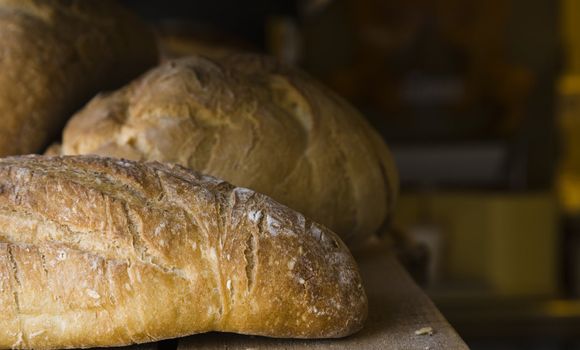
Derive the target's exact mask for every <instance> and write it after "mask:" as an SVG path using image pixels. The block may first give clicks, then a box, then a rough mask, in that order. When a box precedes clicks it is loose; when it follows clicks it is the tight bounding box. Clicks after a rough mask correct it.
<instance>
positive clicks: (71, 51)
mask: <svg viewBox="0 0 580 350" xmlns="http://www.w3.org/2000/svg"><path fill="white" fill-rule="evenodd" d="M0 38H2V40H1V41H0V124H1V125H2V128H0V156H5V155H11V154H28V153H34V152H39V151H41V150H42V148H43V147H45V146H46V145H47V143H48V142H49V141H51V138H54V137H55V136H56V135H57V134H58V133H60V131H61V130H62V127H63V126H64V124H65V122H66V120H67V119H68V117H70V116H71V115H72V114H73V113H74V112H75V111H76V110H77V109H78V108H80V107H81V106H82V105H83V103H84V102H86V101H87V100H89V99H90V98H91V97H92V96H94V95H95V94H96V93H97V92H99V91H103V90H106V89H111V88H116V87H118V86H119V85H121V84H124V83H126V82H127V81H128V80H130V79H132V78H134V77H135V76H136V75H137V74H139V73H141V72H143V71H144V70H146V69H147V68H148V67H150V66H152V65H154V64H155V62H156V60H157V52H156V47H155V41H154V37H153V35H152V33H151V32H150V31H149V29H148V28H147V27H146V26H145V25H144V24H143V23H142V22H140V21H139V20H138V19H137V18H136V17H135V16H133V15H132V14H130V13H128V12H127V11H126V10H125V9H123V8H121V7H120V6H119V5H117V4H116V3H115V2H114V1H109V0H99V1H85V0H68V1H65V0H51V1H44V0H0Z"/></svg>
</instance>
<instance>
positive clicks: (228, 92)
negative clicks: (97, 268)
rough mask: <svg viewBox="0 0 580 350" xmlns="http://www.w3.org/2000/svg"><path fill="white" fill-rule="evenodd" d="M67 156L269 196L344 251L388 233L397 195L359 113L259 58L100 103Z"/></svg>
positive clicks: (207, 68)
mask: <svg viewBox="0 0 580 350" xmlns="http://www.w3.org/2000/svg"><path fill="white" fill-rule="evenodd" d="M53 150H54V149H53ZM62 153H63V154H68V155H77V154H99V155H106V156H113V157H124V158H128V159H133V160H158V161H166V162H173V163H178V164H181V165H183V166H187V167H190V168H192V169H195V170H197V171H200V172H202V173H205V174H210V175H213V176H217V177H219V178H223V179H225V180H227V181H229V182H231V183H233V184H235V185H237V186H243V187H248V188H251V189H253V190H256V191H258V192H262V193H264V194H266V195H268V196H270V197H272V198H274V199H275V200H277V201H280V202H281V203H283V204H285V205H287V206H289V207H291V208H293V209H296V210H298V211H300V212H302V213H304V214H306V215H307V216H309V217H311V218H312V219H313V220H315V221H317V222H320V223H321V224H324V225H326V226H328V227H329V228H330V229H332V230H333V231H335V232H336V233H338V234H339V235H340V236H341V237H342V238H343V239H344V240H345V241H347V243H348V244H351V243H353V241H361V240H362V237H364V236H365V235H370V234H372V233H374V232H375V231H377V230H378V229H379V228H380V227H381V225H382V224H383V223H384V222H385V220H386V218H387V215H388V213H389V212H390V210H391V208H392V206H393V203H394V199H395V197H396V193H397V176H396V172H395V168H394V165H393V161H392V159H391V156H390V153H389V151H388V149H387V146H386V145H385V143H384V142H383V140H382V139H381V138H380V137H379V135H378V134H377V133H376V132H375V131H374V130H373V129H372V128H371V127H370V126H369V125H368V124H367V122H366V121H365V120H364V119H363V117H362V116H361V115H360V114H359V113H358V112H357V111H356V110H355V109H354V108H353V107H351V106H350V105H349V104H348V103H347V102H346V101H344V100H343V99H341V98H340V97H338V96H336V95H335V94H334V93H332V92H331V91H329V90H327V89H326V88H324V87H323V86H321V85H319V84H318V83H317V82H315V81H314V80H313V79H312V78H310V77H309V76H307V75H306V74H304V73H302V72H300V71H298V70H296V69H294V68H291V67H288V66H285V65H282V64H279V63H277V62H275V61H273V60H271V59H269V58H265V57H260V56H255V55H233V56H228V57H225V58H221V59H212V60H210V59H207V58H202V57H199V56H198V57H191V58H185V59H180V60H175V61H169V62H167V63H165V64H163V65H161V66H160V67H158V68H156V69H153V70H151V71H150V72H149V73H147V74H145V75H144V76H143V77H141V78H140V79H138V80H136V81H134V82H133V83H131V84H130V85H128V86H126V87H125V88H123V89H121V90H119V91H117V92H114V93H111V94H106V95H100V96H97V97H96V98H95V99H93V100H92V101H91V102H90V103H89V104H88V105H87V106H86V107H85V108H84V109H83V110H81V111H80V112H79V113H77V114H76V115H75V116H74V117H73V118H72V119H71V121H70V122H69V123H68V125H67V127H66V129H65V131H64V135H63V144H62ZM355 237H356V238H357V239H356V240H353V238H355Z"/></svg>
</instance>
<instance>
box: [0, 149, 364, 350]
mask: <svg viewBox="0 0 580 350" xmlns="http://www.w3.org/2000/svg"><path fill="white" fill-rule="evenodd" d="M366 309H367V300H366V296H365V293H364V290H363V287H362V286H361V280H360V276H359V273H358V269H357V267H356V264H355V262H354V260H353V259H352V256H351V255H350V253H349V251H348V249H347V248H346V247H345V245H344V244H343V243H342V241H341V240H340V239H339V238H338V237H337V236H336V235H335V234H334V233H332V232H331V231H329V230H328V229H326V228H325V227H323V226H320V225H318V224H316V223H314V222H312V221H310V220H309V219H307V218H305V217H304V216H302V215H301V214H299V213H297V212H295V211H293V210H291V209H289V208H287V207H285V206H282V205H280V204H278V203H277V202H275V201H273V200H271V199H270V198H268V197H266V196H264V195H261V194H258V193H255V192H254V191H251V190H248V189H245V188H236V187H233V186H232V185H230V184H228V183H226V182H223V181H220V180H218V179H216V178H213V177H209V176H202V175H200V174H198V173H195V172H192V171H189V170H186V169H185V168H182V167H180V166H167V165H162V164H160V163H134V162H130V161H125V160H114V159H109V158H98V157H92V156H84V157H83V156H79V157H70V158H69V157H62V158H61V157H41V156H27V157H15V158H6V159H2V160H0V310H1V311H2V312H1V313H0V348H7V347H13V348H64V347H67V348H68V347H93V346H113V345H124V344H129V343H139V342H146V341H153V340H158V339H162V338H169V337H177V336H184V335H188V334H193V333H199V332H207V331H213V330H216V331H227V332H238V333H247V334H259V335H265V336H272V337H299V338H310V337H341V336H346V335H348V334H350V333H353V332H355V331H357V330H359V329H360V328H361V327H362V325H363V322H364V320H365V317H366V311H367V310H366Z"/></svg>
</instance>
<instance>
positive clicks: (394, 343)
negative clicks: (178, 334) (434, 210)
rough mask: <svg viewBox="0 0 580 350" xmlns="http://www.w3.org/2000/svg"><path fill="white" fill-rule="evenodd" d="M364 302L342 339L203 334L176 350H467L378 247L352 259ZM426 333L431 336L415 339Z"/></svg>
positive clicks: (407, 278)
mask: <svg viewBox="0 0 580 350" xmlns="http://www.w3.org/2000/svg"><path fill="white" fill-rule="evenodd" d="M357 260H358V262H359V265H360V269H361V273H362V275H363V280H364V281H365V287H366V291H367V294H368V297H369V319H368V320H367V324H366V326H365V328H364V329H363V330H362V331H361V332H359V333H357V334H355V335H353V336H351V337H348V338H345V339H336V340H291V339H270V338H264V337H252V336H242V335H236V334H224V333H208V334H199V335H195V336H191V337H188V338H184V339H180V340H179V342H178V350H190V349H191V350H193V349H232V350H234V349H243V350H250V349H252V350H258V349H259V350H262V349H291V350H298V349H405V350H410V349H421V350H426V349H429V350H435V349H444V350H454V349H467V348H468V347H467V346H466V345H465V343H464V342H463V340H462V339H461V338H460V337H459V335H458V334H457V333H456V332H455V330H453V328H452V327H451V326H450V325H449V323H448V322H447V321H446V320H445V318H444V317H443V316H442V315H441V313H440V312H439V311H438V310H437V308H436V307H435V305H433V303H432V302H431V300H429V298H428V297H427V296H426V295H425V294H424V293H423V292H422V291H421V289H420V288H419V287H418V286H417V285H416V284H415V283H414V282H413V281H412V280H411V278H410V277H409V275H408V274H407V273H406V272H405V270H404V269H403V268H402V266H401V265H400V264H399V263H398V261H397V260H396V259H395V257H394V256H392V255H390V254H389V253H387V251H386V250H385V249H382V248H381V247H380V246H372V247H370V248H368V249H366V250H365V251H363V252H361V254H358V256H357ZM423 327H432V328H433V331H434V334H433V335H432V336H429V335H416V334H415V331H416V330H418V329H420V328H423Z"/></svg>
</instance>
